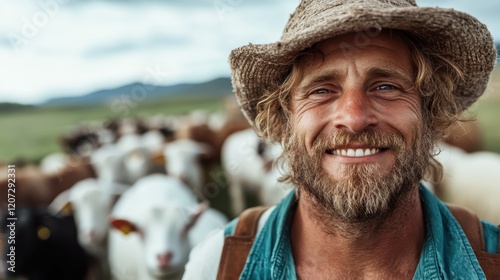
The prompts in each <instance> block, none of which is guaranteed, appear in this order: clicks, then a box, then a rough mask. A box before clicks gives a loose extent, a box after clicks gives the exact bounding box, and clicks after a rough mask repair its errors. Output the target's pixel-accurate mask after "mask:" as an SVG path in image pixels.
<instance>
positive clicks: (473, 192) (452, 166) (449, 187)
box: [434, 143, 500, 224]
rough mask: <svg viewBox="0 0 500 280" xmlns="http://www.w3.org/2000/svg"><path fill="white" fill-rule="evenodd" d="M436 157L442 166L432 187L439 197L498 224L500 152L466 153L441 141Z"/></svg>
mask: <svg viewBox="0 0 500 280" xmlns="http://www.w3.org/2000/svg"><path fill="white" fill-rule="evenodd" d="M439 148H440V150H441V152H440V153H439V154H438V155H437V156H436V159H437V160H438V161H439V162H440V163H441V164H442V165H443V178H442V181H441V182H440V183H438V184H436V185H435V186H434V188H435V191H436V193H437V194H438V195H439V196H440V197H442V198H443V200H445V201H447V202H450V203H454V204H459V205H463V206H465V207H467V208H469V209H471V210H473V211H474V212H475V213H476V214H477V215H478V216H479V217H480V218H482V219H485V220H488V221H490V222H493V223H496V224H500V154H497V153H494V152H488V151H482V152H473V153H466V152H465V151H464V150H462V149H460V148H457V147H454V146H450V145H447V144H444V143H441V144H440V146H439Z"/></svg>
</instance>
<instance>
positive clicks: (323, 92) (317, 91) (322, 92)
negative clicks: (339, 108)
mask: <svg viewBox="0 0 500 280" xmlns="http://www.w3.org/2000/svg"><path fill="white" fill-rule="evenodd" d="M329 92H330V91H329V90H327V89H324V88H321V89H317V90H315V91H314V92H313V93H315V94H325V93H329Z"/></svg>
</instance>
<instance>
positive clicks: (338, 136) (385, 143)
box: [312, 129, 405, 154]
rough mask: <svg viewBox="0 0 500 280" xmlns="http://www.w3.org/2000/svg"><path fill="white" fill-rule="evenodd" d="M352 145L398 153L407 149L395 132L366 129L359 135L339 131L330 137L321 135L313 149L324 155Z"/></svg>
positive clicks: (402, 138)
mask: <svg viewBox="0 0 500 280" xmlns="http://www.w3.org/2000/svg"><path fill="white" fill-rule="evenodd" d="M352 143H356V144H359V145H363V146H368V147H374V148H380V149H393V150H396V151H400V150H403V149H405V141H404V137H403V135H401V134H399V133H397V132H393V131H390V132H382V131H380V130H374V129H366V130H363V131H361V132H359V133H350V132H347V131H345V130H338V131H336V132H335V133H333V134H330V135H320V136H318V137H317V138H316V139H315V140H314V142H313V145H312V149H313V151H314V153H315V154H322V153H324V152H325V151H326V150H333V149H342V148H346V147H347V146H348V145H349V144H352Z"/></svg>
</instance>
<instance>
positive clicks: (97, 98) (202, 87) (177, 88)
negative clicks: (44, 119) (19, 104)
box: [40, 78, 232, 106]
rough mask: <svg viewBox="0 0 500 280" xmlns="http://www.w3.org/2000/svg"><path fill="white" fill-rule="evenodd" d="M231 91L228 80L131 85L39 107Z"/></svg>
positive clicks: (48, 102)
mask: <svg viewBox="0 0 500 280" xmlns="http://www.w3.org/2000/svg"><path fill="white" fill-rule="evenodd" d="M231 91H232V87H231V79H230V78H218V79H215V80H212V81H208V82H204V83H197V84H195V83H184V84H177V85H171V86H155V85H145V84H141V83H133V84H130V85H125V86H122V87H118V88H114V89H105V90H99V91H96V92H92V93H89V94H86V95H82V96H72V97H57V98H52V99H49V100H47V101H45V102H43V103H42V104H40V106H67V105H80V106H81V105H84V106H85V105H100V104H107V103H110V102H112V101H113V100H114V99H116V98H121V97H122V96H128V97H130V98H136V99H140V100H141V101H144V100H155V99H162V98H165V97H173V96H204V95H205V96H206V95H210V96H225V95H229V94H231ZM143 98H145V99H143Z"/></svg>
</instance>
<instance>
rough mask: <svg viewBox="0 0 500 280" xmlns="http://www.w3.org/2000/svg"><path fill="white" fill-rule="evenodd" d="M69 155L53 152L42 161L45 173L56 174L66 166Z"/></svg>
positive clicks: (41, 165)
mask: <svg viewBox="0 0 500 280" xmlns="http://www.w3.org/2000/svg"><path fill="white" fill-rule="evenodd" d="M67 161H68V156H67V155H66V154H64V153H51V154H48V155H46V156H45V157H43V158H42V160H41V161H40V168H41V169H42V172H43V173H45V174H54V173H57V172H59V171H60V170H61V169H63V168H64V166H66V164H67Z"/></svg>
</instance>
